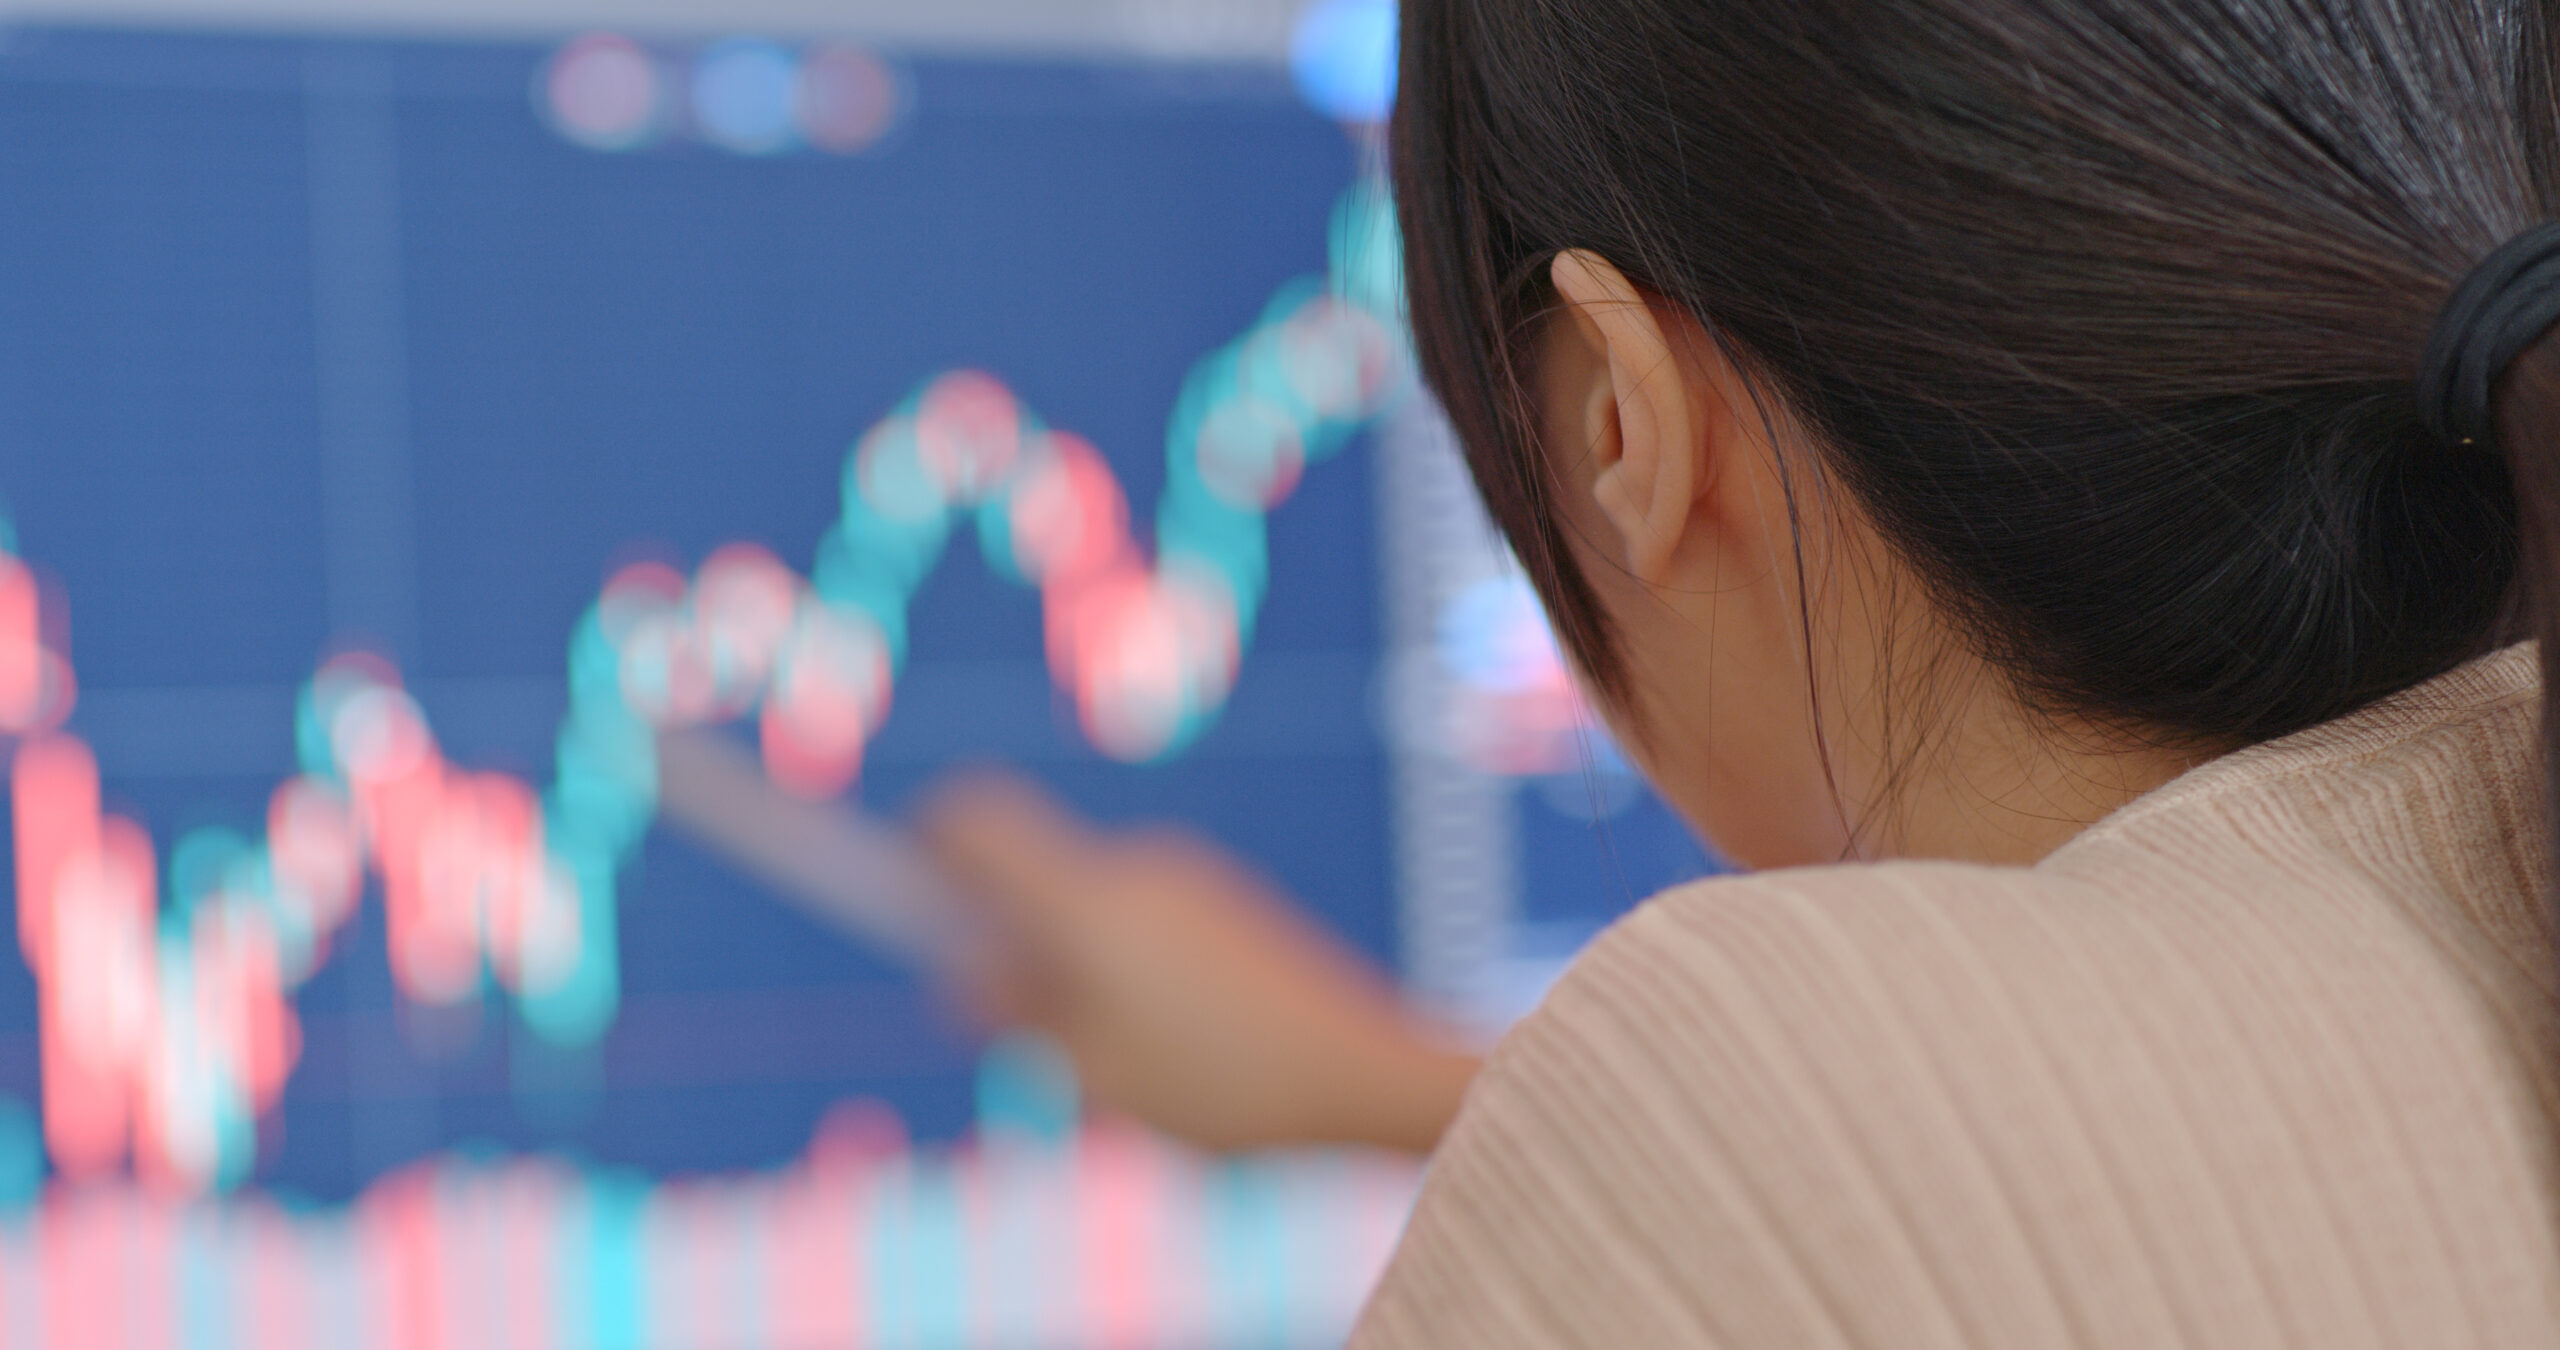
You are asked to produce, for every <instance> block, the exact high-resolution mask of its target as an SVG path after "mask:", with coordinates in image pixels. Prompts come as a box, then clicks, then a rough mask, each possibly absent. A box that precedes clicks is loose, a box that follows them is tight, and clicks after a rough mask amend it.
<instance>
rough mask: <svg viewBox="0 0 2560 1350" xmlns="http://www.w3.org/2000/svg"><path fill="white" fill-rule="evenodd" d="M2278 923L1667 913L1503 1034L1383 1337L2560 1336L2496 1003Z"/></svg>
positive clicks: (2047, 1340)
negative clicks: (2484, 1006) (2492, 1006)
mask: <svg viewBox="0 0 2560 1350" xmlns="http://www.w3.org/2000/svg"><path fill="white" fill-rule="evenodd" d="M2248 909H2249V907H2248V906H2245V905H2222V906H2218V907H2214V906H2207V907H2199V908H2197V909H2192V910H2191V909H2188V908H2186V907H2183V906H2149V905H2144V904H2139V903H2134V904H2128V903H2126V902H2125V901H2124V900H2123V899H2122V898H2121V897H2116V896H2108V895H2102V894H2099V893H2096V892H2094V891H2092V890H2091V889H2090V888H2088V887H2087V886H2086V885H2085V884H2083V883H2081V882H2078V881H2075V880H2073V879H2071V878H2069V877H2062V876H2055V875H2051V874H2046V873H2040V872H2035V871H2030V870H2021V869H2005V868H1990V867H1978V866H1968V865H1957V864H1927V863H1899V864H1891V865H1884V866H1873V867H1854V868H1827V869H1815V870H1808V871H1801V872H1789V873H1778V874H1770V875H1763V876H1755V877H1749V878H1732V879H1722V880H1717V881H1713V882H1707V883H1700V884H1697V885H1693V886H1689V887H1684V888H1681V889H1679V890H1676V891H1673V892H1670V893H1668V894H1666V895H1664V896H1662V897H1659V898H1657V899H1656V900H1654V901H1653V902H1651V903H1649V904H1647V905H1646V906H1644V907H1643V908H1642V909H1641V910H1639V911H1638V912H1637V913H1636V914H1634V915H1633V916H1631V917H1630V918H1629V919H1627V920H1626V921H1624V922H1623V923H1621V924H1620V925H1618V926H1617V927H1616V928H1615V929H1613V930H1612V931H1611V932H1610V933H1608V934H1606V935H1604V937H1603V938H1602V939H1601V940H1600V941H1599V942H1598V943H1596V944H1595V945H1594V947H1593V949H1592V950H1591V951H1590V952H1589V953H1587V954H1586V956H1585V957H1584V959H1583V960H1582V961H1580V962H1578V963H1577V964H1576V966H1575V968H1574V969H1573V970H1572V971H1570V972H1569V973H1568V974H1567V976H1566V977H1565V979H1564V980H1562V981H1561V982H1560V983H1559V984H1558V986H1557V987H1556V989H1555V990H1554V992H1553V993H1552V995H1551V996H1550V997H1549V999H1548V1000H1547V1002H1546V1003H1545V1004H1544V1005H1543V1006H1542V1007H1541V1008H1540V1010H1539V1011H1538V1012H1537V1013H1536V1014H1534V1015H1533V1016H1532V1017H1531V1018H1529V1019H1528V1020H1527V1021H1526V1022H1524V1023H1523V1024H1522V1025H1521V1026H1520V1027H1519V1028H1518V1029H1516V1030H1515V1032H1514V1033H1513V1034H1512V1035H1511V1036H1510V1037H1509V1038H1507V1039H1506V1041H1505V1042H1504V1043H1503V1045H1502V1046H1501V1047H1500V1048H1499V1049H1498V1050H1497V1052H1496V1054H1495V1055H1494V1057H1493V1060H1492V1063H1491V1064H1490V1065H1489V1066H1488V1069H1487V1072H1486V1074H1485V1076H1484V1078H1483V1079H1482V1080H1481V1082H1480V1084H1479V1086H1478V1088H1477V1090H1476V1092H1475V1093H1474V1094H1473V1095H1472V1096H1471V1098H1470V1100H1469V1103H1468V1105H1467V1108H1466V1110H1465V1111H1464V1112H1463V1113H1462V1115H1461V1118H1460V1120H1459V1123H1458V1125H1457V1127H1456V1128H1455V1129H1454V1130H1453V1132H1452V1134H1451V1136H1450V1139H1449V1141H1448V1143H1447V1145H1446V1146H1445V1147H1444V1149H1443V1152H1442V1154H1441V1155H1440V1157H1439V1158H1437V1159H1436V1160H1435V1162H1434V1164H1433V1170H1432V1175H1431V1179H1430V1182H1429V1184H1428V1186H1427V1187H1426V1189H1425V1192H1424V1196H1423V1199H1422V1202H1421V1205H1420V1207H1419V1209H1418V1211H1417V1214H1416V1217H1415V1221H1414V1225H1413V1228H1412V1230H1411V1232H1410V1234H1409V1236H1408V1240H1407V1243H1406V1245H1405V1247H1404V1249H1403V1250H1402V1251H1400V1253H1399V1255H1398V1258H1397V1261H1396V1263H1395V1266H1394V1268H1393V1270H1392V1271H1391V1273H1390V1276H1389V1279H1388V1281H1387V1284H1386V1286H1385V1287H1384V1289H1383V1291H1382V1293H1381V1295H1380V1297H1379V1300H1378V1302H1377V1303H1376V1305H1375V1306H1374V1308H1373V1311H1372V1315H1371V1317H1370V1318H1369V1320H1368V1322H1367V1323H1366V1324H1365V1327H1364V1331H1363V1338H1362V1339H1361V1340H1360V1341H1358V1342H1357V1343H1356V1344H1358V1345H1359V1346H1360V1347H1362V1350H1385V1348H1386V1347H1401V1346H1407V1345H1459V1344H1465V1345H1470V1346H1507V1345H1529V1344H1538V1345H1590V1346H1603V1345H1606V1346H1626V1345H1673V1344H1683V1345H1685V1344H1698V1345H1726V1344H1732V1345H1742V1346H1750V1345H1760V1344H1773V1345H1774V1344H1824V1343H1844V1344H1885V1343H1890V1344H1895V1345H1902V1346H1915V1347H1925V1346H1949V1347H1953V1346H1958V1345H1961V1346H1966V1347H1973V1348H1976V1350H1979V1347H1987V1346H2012V1345H2014V1346H2043V1345H2055V1344H2082V1345H2103V1346H2116V1345H2123V1346H2136V1345H2158V1344H2175V1343H2182V1342H2193V1341H2195V1340H2197V1339H2198V1337H2199V1335H2200V1333H2203V1332H2206V1331H2209V1332H2210V1333H2211V1334H2209V1335H2202V1336H2201V1339H2202V1340H2203V1341H2205V1342H2207V1343H2213V1344H2218V1345H2225V1346H2249V1347H2255V1346H2278V1345H2287V1346H2290V1345H2306V1346H2307V1345H2321V1346H2348V1345H2364V1344H2377V1345H2380V1344H2388V1345H2400V1344H2408V1345H2419V1344H2424V1345H2431V1346H2465V1345H2485V1344H2501V1345H2502V1344H2521V1343H2524V1339H2523V1333H2524V1332H2525V1331H2528V1330H2529V1331H2530V1332H2531V1333H2532V1334H2533V1335H2534V1336H2536V1337H2543V1338H2547V1340H2545V1341H2543V1342H2537V1343H2552V1342H2560V1285H2555V1280H2554V1274H2553V1272H2555V1271H2560V1252H2555V1251H2554V1249H2553V1242H2552V1238H2551V1232H2552V1225H2551V1216H2550V1214H2549V1212H2548V1209H2547V1207H2546V1205H2545V1203H2544V1201H2543V1199H2542V1196H2543V1195H2544V1194H2546V1193H2547V1189H2548V1188H2547V1186H2546V1185H2545V1184H2544V1183H2545V1182H2546V1180H2547V1168H2546V1167H2545V1165H2544V1152H2543V1146H2544V1141H2543V1137H2542V1135H2541V1134H2540V1133H2538V1130H2539V1129H2540V1126H2539V1124H2538V1123H2537V1121H2538V1118H2536V1117H2534V1116H2533V1114H2532V1111H2531V1108H2530V1107H2529V1106H2528V1105H2527V1098H2526V1094H2525V1093H2524V1091H2523V1089H2522V1088H2521V1086H2520V1082H2519V1079H2520V1074H2519V1071H2518V1069H2517V1067H2516V1065H2515V1062H2514V1059H2513V1056H2514V1051H2513V1048H2512V1047H2511V1045H2510V1044H2509V1043H2508V1041H2507V1040H2505V1039H2504V1038H2503V1036H2502V1034H2501V1032H2500V1030H2499V1028H2498V1026H2497V1024H2496V1022H2495V1019H2494V1018H2491V1017H2489V1016H2487V1015H2486V1014H2485V1013H2484V1012H2483V1011H2482V1010H2481V1006H2480V1001H2479V1000H2478V999H2477V998H2476V997H2474V996H2471V995H2469V994H2466V992H2465V990H2466V986H2465V985H2464V984H2463V982H2462V979H2461V977H2460V976H2459V975H2458V974H2454V973H2452V972H2451V971H2450V968H2449V967H2448V966H2447V964H2446V963H2445V962H2443V961H2441V960H2439V959H2436V958H2435V957H2434V956H2432V955H2431V949H2429V948H2428V947H2427V945H2426V944H2425V943H2424V942H2423V941H2419V940H2416V939H2414V938H2412V939H2407V940H2398V939H2392V940H2385V939H2382V938H2379V937H2377V935H2376V932H2375V931H2373V930H2370V929H2367V928H2365V927H2362V926H2359V925H2358V924H2356V923H2347V924H2343V925H2337V926H2333V927H2329V928H2322V927H2319V926H2317V925H2314V926H2313V931H2309V932H2304V931H2301V926H2300V925H2298V924H2294V923H2291V922H2286V923H2277V922H2274V921H2272V920H2269V919H2268V918H2267V917H2266V916H2263V915H2261V916H2257V917H2255V918H2253V917H2252V916H2251V915H2250V914H2249V913H2248V912H2247V911H2248ZM2200 915H2202V916H2204V917H2201V918H2200V917H2199V916H2200ZM2217 915H2218V916H2219V917H2214V916H2217ZM1456 1328H1465V1329H1466V1331H1467V1334H1464V1335H1457V1334H1452V1332H1453V1329H1456ZM1506 1328H1510V1330H1506ZM2492 1332H2495V1333H2497V1334H2494V1335H2492V1334H2489V1333H2492ZM1826 1338H1828V1339H1826Z"/></svg>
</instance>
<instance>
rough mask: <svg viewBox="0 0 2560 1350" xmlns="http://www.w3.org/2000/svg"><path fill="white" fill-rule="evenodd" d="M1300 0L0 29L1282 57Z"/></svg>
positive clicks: (680, 2)
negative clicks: (645, 38)
mask: <svg viewBox="0 0 2560 1350" xmlns="http://www.w3.org/2000/svg"><path fill="white" fill-rule="evenodd" d="M1299 7H1300V0H0V24H10V25H32V24H53V23H61V24H80V25H92V24H94V25H105V26H114V27H150V28H172V29H189V30H202V29H236V30H246V31H253V32H270V33H272V32H305V33H328V34H351V35H381V36H400V37H437V38H457V39H460V38H475V37H477V38H525V37H556V36H559V35H562V34H567V33H574V32H580V31H585V30H589V29H610V30H614V31H618V32H625V33H631V34H635V35H663V36H668V37H691V36H704V35H710V34H722V33H759V34H763V35H766V36H769V37H777V38H810V37H841V38H851V39H858V40H861V41H866V42H873V43H877V44H879V45H881V46H884V47H889V48H892V49H895V50H899V51H907V52H916V53H952V54H987V55H1023V56H1041V55H1057V56H1086V57H1115V56H1116V57H1130V58H1139V59H1146V60H1162V61H1204V62H1206V61H1214V62H1253V63H1259V64H1272V63H1278V62H1280V61H1283V60H1285V59H1286V56H1287V53H1288V41H1289V30H1290V24H1291V21H1292V19H1293V18H1294V17H1295V16H1296V13H1297V11H1298V9H1299Z"/></svg>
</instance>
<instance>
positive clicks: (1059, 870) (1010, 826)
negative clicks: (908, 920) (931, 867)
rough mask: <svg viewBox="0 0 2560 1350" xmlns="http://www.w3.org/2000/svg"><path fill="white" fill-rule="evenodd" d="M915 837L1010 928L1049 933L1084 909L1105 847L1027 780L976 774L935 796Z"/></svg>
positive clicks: (955, 779) (1054, 800)
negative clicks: (917, 836)
mask: <svg viewBox="0 0 2560 1350" xmlns="http://www.w3.org/2000/svg"><path fill="white" fill-rule="evenodd" d="M917 832H918V835H919V837H920V838H921V839H922V840H923V841H924V845H925V847H926V848H927V849H928V850H930V851H931V852H932V854H933V855H934V857H935V859H936V860H937V861H938V862H940V863H941V864H942V865H943V867H945V868H946V869H948V870H949V871H950V872H951V874H952V876H953V877H954V878H955V879H956V880H958V881H959V882H960V883H961V884H962V885H963V886H964V887H966V888H967V889H968V890H970V891H971V892H972V893H974V894H975V895H976V896H977V897H978V898H980V899H981V900H983V901H985V902H986V903H987V904H988V905H989V906H990V907H991V908H993V909H994V910H995V911H996V912H997V914H998V917H999V918H1001V919H1003V920H1005V921H1007V922H1010V923H1013V924H1023V925H1029V926H1032V927H1033V928H1035V929H1039V930H1043V931H1045V930H1048V929H1050V928H1051V927H1053V926H1054V925H1055V924H1057V923H1059V922H1060V921H1061V920H1062V918H1063V916H1064V915H1066V914H1068V913H1071V912H1072V911H1074V910H1075V909H1077V908H1080V907H1081V904H1082V902H1083V901H1084V900H1085V899H1086V898H1087V897H1088V896H1089V895H1090V894H1091V893H1092V890H1093V881H1092V878H1093V877H1094V875H1095V874H1096V873H1097V872H1098V871H1099V870H1100V867H1101V865H1102V853H1103V848H1102V841H1101V840H1100V839H1099V837H1097V836H1096V835H1095V834H1094V833H1093V832H1092V831H1091V830H1089V829H1088V828H1086V827H1085V825H1084V824H1083V823H1082V822H1081V821H1079V820H1077V819H1076V818H1075V817H1074V816H1073V815H1071V814H1070V813H1069V812H1068V811H1067V810H1066V808H1065V807H1063V806H1061V805H1059V804H1058V802H1057V800H1056V799H1055V798H1053V797H1051V796H1050V795H1049V794H1048V793H1046V792H1043V791H1041V790H1040V788H1039V787H1037V786H1036V785H1034V784H1032V783H1031V782H1029V781H1028V780H1025V779H1023V778H1020V777H1017V776H1015V775H1012V774H1003V773H995V772H988V771H980V772H976V773H971V774H968V775H966V776H963V777H958V778H954V779H953V780H951V781H950V782H948V783H946V784H944V785H943V786H942V787H940V788H939V789H937V790H936V791H935V792H934V794H933V796H932V798H931V800H929V801H928V802H927V804H926V806H925V808H924V810H923V811H922V812H921V813H920V815H919V817H918V821H917Z"/></svg>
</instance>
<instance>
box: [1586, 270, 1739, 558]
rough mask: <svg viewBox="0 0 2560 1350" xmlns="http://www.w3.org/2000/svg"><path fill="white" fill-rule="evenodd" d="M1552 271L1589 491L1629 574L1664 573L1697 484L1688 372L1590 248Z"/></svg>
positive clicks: (1654, 321) (1701, 465)
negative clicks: (1568, 334)
mask: <svg viewBox="0 0 2560 1350" xmlns="http://www.w3.org/2000/svg"><path fill="white" fill-rule="evenodd" d="M1551 274H1552V276H1553V278H1554V281H1555V288H1556V295H1557V297H1558V298H1559V299H1560V300H1562V301H1563V303H1564V306H1565V309H1566V311H1567V312H1568V314H1569V316H1570V319H1571V323H1572V332H1573V338H1572V340H1573V341H1576V342H1578V343H1580V344H1581V345H1582V346H1583V348H1584V350H1583V351H1581V352H1578V353H1576V355H1578V356H1583V357H1586V358H1588V359H1587V361H1582V362H1577V363H1576V370H1577V374H1576V375H1575V376H1574V377H1573V378H1574V381H1575V383H1576V384H1577V385H1579V386H1580V387H1579V388H1577V389H1575V390H1574V391H1573V397H1574V403H1575V404H1576V405H1578V407H1577V410H1576V414H1575V418H1574V424H1576V425H1577V429H1578V430H1580V431H1581V432H1582V433H1583V438H1584V440H1585V443H1586V444H1588V445H1589V447H1590V453H1591V467H1592V470H1593V475H1592V479H1591V494H1592V498H1593V501H1594V502H1595V504H1596V505H1597V506H1598V507H1599V508H1600V513H1601V515H1602V517H1603V518H1605V519H1606V520H1607V521H1608V522H1609V525H1610V527H1611V529H1612V530H1614V531H1615V533H1616V534H1617V542H1618V544H1619V545H1620V547H1621V549H1622V550H1623V557H1624V560H1625V562H1626V566H1627V570H1628V571H1629V572H1630V573H1632V574H1634V576H1635V577H1636V579H1637V580H1640V581H1644V582H1648V583H1652V584H1656V585H1659V584H1662V583H1663V582H1666V581H1668V580H1669V579H1670V576H1671V573H1672V570H1673V563H1674V560H1675V558H1676V557H1677V555H1678V553H1679V551H1680V545H1681V542H1682V538H1683V536H1684V535H1685V534H1686V533H1687V532H1688V530H1689V528H1690V515H1691V510H1692V508H1693V507H1694V506H1695V505H1696V504H1697V499H1698V495H1699V492H1700V491H1701V489H1702V488H1703V487H1704V486H1705V483H1706V464H1705V458H1706V447H1705V446H1703V445H1702V444H1700V442H1699V439H1698V438H1699V433H1700V431H1701V430H1702V428H1701V426H1700V418H1699V413H1698V405H1697V402H1696V399H1695V393H1696V391H1694V390H1692V389H1690V388H1689V381H1690V376H1689V372H1688V371H1687V370H1686V369H1685V368H1684V367H1683V366H1682V364H1681V362H1680V360H1679V359H1678V357H1677V355H1676V354H1675V352H1674V351H1673V348H1672V344H1671V340H1670V337H1669V335H1668V334H1666V333H1665V332H1664V331H1663V327H1662V324H1661V321H1660V319H1659V318H1658V316H1657V315H1656V314H1655V313H1654V310H1653V307H1652V305H1650V304H1649V303H1647V301H1646V300H1645V297H1644V295H1643V294H1642V293H1641V292H1639V291H1638V290H1636V288H1635V287H1634V286H1633V285H1632V284H1630V283H1629V282H1628V281H1627V279H1626V277H1625V276H1624V275H1622V274H1620V273H1619V271H1618V269H1617V268H1615V267H1613V266H1611V265H1610V264H1609V261H1608V260H1607V259H1605V258H1602V257H1600V256H1599V255H1598V254H1595V253H1589V252H1585V251H1582V250H1579V249H1577V250H1573V251H1570V252H1566V253H1563V254H1560V255H1558V256H1557V258H1556V260H1555V264H1554V267H1553V269H1552V273H1551Z"/></svg>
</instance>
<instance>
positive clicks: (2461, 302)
mask: <svg viewBox="0 0 2560 1350" xmlns="http://www.w3.org/2000/svg"><path fill="white" fill-rule="evenodd" d="M2555 324H2560V221H2554V222H2552V223H2550V224H2547V225H2537V226H2535V227H2534V228H2532V229H2530V230H2527V231H2525V232H2524V233H2523V234H2520V235H2517V236H2516V237H2515V238H2513V239H2511V240H2509V241H2507V243H2506V244H2505V245H2503V246H2502V247H2500V248H2499V249H2498V251H2497V252H2495V253H2492V254H2490V255H2489V257H2488V259H2487V260H2486V261H2484V262H2482V263H2481V264H2480V265H2479V266H2478V267H2477V268H2475V269H2473V270H2472V273H2471V275H2470V276H2468V277H2466V278H2464V279H2463V282H2462V285H2460V286H2459V287H2457V288H2455V290H2454V292H2453V298H2452V299H2451V300H2448V301H2446V302H2445V307H2444V313H2443V314H2442V315H2440V316H2438V318H2437V319H2436V331H2435V334H2434V336H2432V337H2429V338H2428V339H2427V354H2426V357H2425V359H2424V361H2423V362H2422V363H2421V364H2420V365H2419V367H2418V408H2419V411H2420V412H2421V413H2423V414H2424V415H2425V416H2426V419H2427V426H2428V427H2429V428H2430V429H2431V430H2433V431H2434V432H2435V434H2436V435H2438V436H2439V437H2442V438H2443V439H2444V441H2445V443H2446V444H2448V445H2471V444H2475V443H2476V444H2480V445H2491V444H2494V443H2495V442H2496V440H2497V432H2498V428H2497V423H2496V421H2495V419H2494V418H2493V417H2492V416H2491V413H2490V401H2491V398H2492V396H2493V395H2494V394H2495V392H2496V390H2497V387H2498V381H2499V379H2500V378H2501V377H2503V376H2504V375H2505V374H2506V373H2507V367H2509V366H2512V365H2514V364H2515V363H2516V358H2517V357H2519V356H2522V355H2524V352H2525V349H2526V348H2528V347H2531V346H2532V345H2533V344H2534V343H2535V342H2536V341H2538V340H2540V338H2541V337H2542V335H2543V334H2544V333H2546V332H2549V331H2550V330H2551V328H2552V326H2553V325H2555Z"/></svg>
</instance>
